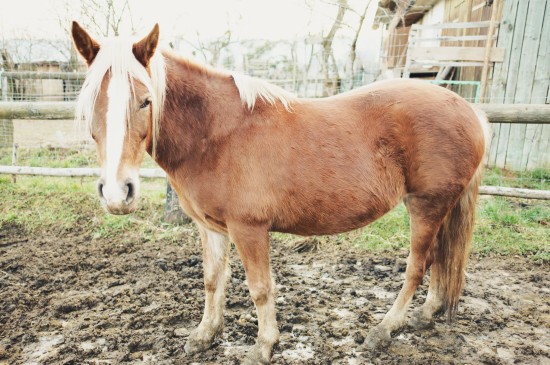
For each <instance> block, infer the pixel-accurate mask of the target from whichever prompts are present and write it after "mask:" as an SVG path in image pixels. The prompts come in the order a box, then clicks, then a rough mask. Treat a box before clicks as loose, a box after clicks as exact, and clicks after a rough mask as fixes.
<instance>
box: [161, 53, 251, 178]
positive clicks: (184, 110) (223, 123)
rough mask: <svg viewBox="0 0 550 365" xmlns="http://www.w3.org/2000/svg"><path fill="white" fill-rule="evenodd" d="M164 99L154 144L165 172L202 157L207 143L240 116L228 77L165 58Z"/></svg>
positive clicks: (232, 86) (234, 88) (240, 107)
mask: <svg viewBox="0 0 550 365" xmlns="http://www.w3.org/2000/svg"><path fill="white" fill-rule="evenodd" d="M166 83H167V88H166V99H165V103H164V112H163V117H162V119H161V121H160V128H159V135H158V140H157V154H156V155H157V157H156V158H157V162H158V163H159V164H160V165H161V166H162V167H163V168H164V169H165V170H167V171H170V170H174V169H175V168H176V167H177V168H179V167H182V166H183V164H184V163H185V162H186V160H190V159H192V157H193V156H196V154H201V153H204V152H205V150H206V149H207V148H208V141H209V140H211V139H212V138H215V137H216V136H219V135H220V134H221V133H223V132H227V131H228V130H230V129H232V128H234V127H235V126H236V125H237V123H238V120H239V119H241V118H240V114H242V112H243V108H242V103H241V101H240V98H239V94H238V91H237V89H236V87H235V85H234V83H233V81H232V80H231V78H230V77H229V76H228V75H224V74H221V73H216V72H212V71H210V70H206V69H204V68H202V67H201V66H198V65H195V64H192V63H189V62H187V61H185V60H179V59H176V58H173V57H167V58H166Z"/></svg>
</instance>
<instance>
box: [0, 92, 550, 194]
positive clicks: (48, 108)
mask: <svg viewBox="0 0 550 365" xmlns="http://www.w3.org/2000/svg"><path fill="white" fill-rule="evenodd" d="M74 107H75V104H74V103H72V102H38V103H35V102H18V103H16V102H0V119H72V118H73V117H74ZM476 107H478V108H479V109H481V110H483V111H484V112H485V113H486V114H487V117H488V119H489V121H490V122H491V123H495V122H498V123H502V124H504V123H506V124H511V125H513V124H517V123H522V124H526V123H527V124H540V125H547V124H550V105H533V104H525V105H518V104H515V105H492V104H478V105H476ZM0 174H10V175H45V176H99V169H93V168H69V169H63V168H43V167H28V166H0ZM140 176H142V177H145V178H165V176H166V175H165V173H164V172H163V171H162V170H160V169H141V171H140ZM480 193H481V194H488V195H500V196H508V197H518V198H529V199H544V200H550V191H540V190H530V189H516V188H505V187H494V186H483V187H481V189H480Z"/></svg>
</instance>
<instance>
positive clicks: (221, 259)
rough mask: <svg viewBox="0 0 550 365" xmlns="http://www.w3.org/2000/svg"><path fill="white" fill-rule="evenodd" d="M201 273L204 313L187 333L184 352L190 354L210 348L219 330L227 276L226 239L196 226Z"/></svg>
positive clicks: (227, 248) (228, 272) (221, 323)
mask: <svg viewBox="0 0 550 365" xmlns="http://www.w3.org/2000/svg"><path fill="white" fill-rule="evenodd" d="M199 233H200V236H201V242H202V258H203V270H204V289H205V293H206V296H205V300H204V313H203V317H202V320H201V323H200V324H199V326H198V327H197V328H196V329H195V330H193V331H192V332H191V334H190V335H189V338H188V339H187V343H186V344H185V352H187V353H188V354H194V353H197V352H200V351H204V350H206V349H208V348H210V346H212V344H213V342H214V339H215V337H216V336H217V335H218V334H220V333H221V331H222V329H223V311H224V301H225V284H226V282H227V280H228V279H229V277H230V275H231V271H230V268H229V260H228V257H227V256H228V251H229V239H228V238H227V237H226V236H225V235H223V234H220V233H217V232H214V231H210V230H208V229H206V228H204V227H201V226H200V225H199Z"/></svg>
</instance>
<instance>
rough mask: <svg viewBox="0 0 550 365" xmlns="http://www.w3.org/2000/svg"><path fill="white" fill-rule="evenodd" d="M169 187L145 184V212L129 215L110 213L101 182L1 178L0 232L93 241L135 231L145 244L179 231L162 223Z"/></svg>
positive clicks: (158, 182) (142, 202)
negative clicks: (14, 228) (9, 229)
mask: <svg viewBox="0 0 550 365" xmlns="http://www.w3.org/2000/svg"><path fill="white" fill-rule="evenodd" d="M165 190H166V187H165V182H164V181H163V180H154V181H152V180H145V181H142V189H141V200H140V208H139V209H138V210H137V211H136V212H134V213H132V214H130V215H124V216H114V215H110V214H108V213H106V212H105V211H104V210H103V208H102V207H101V205H100V203H99V199H98V198H97V195H96V179H94V178H84V179H68V178H49V177H48V178H44V177H30V176H19V177H18V179H17V183H15V184H14V183H13V182H12V181H11V177H10V176H9V175H0V197H1V200H2V205H1V206H0V227H4V226H6V225H14V224H15V225H18V226H20V227H22V228H23V229H25V231H27V232H29V233H37V234H40V233H52V234H65V233H68V232H77V233H84V234H89V235H91V236H92V237H94V238H106V237H119V236H122V235H124V234H125V233H127V232H129V231H131V232H133V233H136V234H138V235H139V236H140V237H141V238H142V239H143V240H148V239H152V238H154V237H156V236H158V235H161V236H163V237H164V236H165V235H166V231H167V230H168V231H170V230H171V229H173V228H174V227H173V226H171V225H166V224H164V223H163V222H162V216H163V209H164V200H165Z"/></svg>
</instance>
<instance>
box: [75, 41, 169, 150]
mask: <svg viewBox="0 0 550 365" xmlns="http://www.w3.org/2000/svg"><path fill="white" fill-rule="evenodd" d="M135 41H136V39H131V38H111V39H105V40H103V42H101V48H100V49H99V52H98V53H97V55H96V57H95V59H94V61H93V62H92V64H91V66H90V68H89V69H88V73H87V75H86V79H85V80H84V84H83V85H82V89H81V91H80V95H79V97H78V101H77V106H76V119H77V120H78V121H82V120H84V121H86V123H87V125H88V128H90V126H91V122H92V116H93V111H94V106H95V103H96V100H97V96H98V94H99V90H100V89H101V84H102V82H103V79H104V77H105V75H107V73H109V75H110V76H111V77H114V76H122V77H123V78H124V79H127V80H128V86H129V90H131V95H133V93H134V84H133V80H137V81H139V82H141V83H142V84H143V85H145V87H146V88H147V90H148V91H149V93H150V94H151V108H152V122H153V136H152V141H153V153H155V149H156V140H157V136H158V131H159V121H160V118H161V116H162V110H163V108H164V99H165V96H166V69H165V64H164V58H163V57H162V55H161V54H160V52H155V55H154V56H153V57H152V58H151V60H150V61H149V72H147V69H145V67H143V65H142V64H141V63H139V61H138V60H137V59H136V57H135V56H134V54H133V52H132V46H133V44H134V43H135ZM127 104H128V106H127V109H126V115H127V116H128V115H130V113H129V107H130V100H128V103H127ZM125 119H126V118H125ZM128 122H131V121H128Z"/></svg>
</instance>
